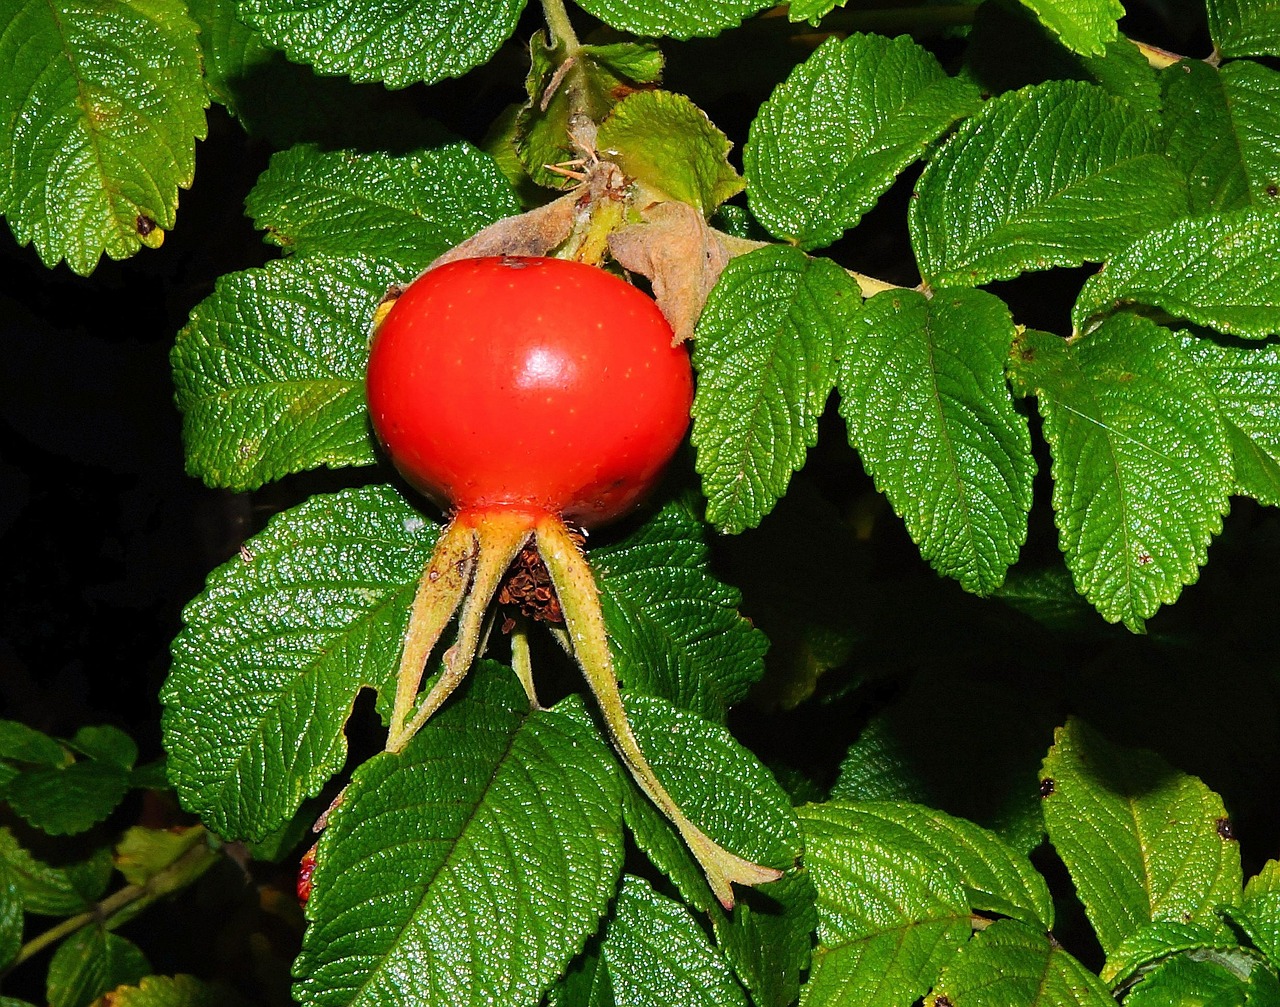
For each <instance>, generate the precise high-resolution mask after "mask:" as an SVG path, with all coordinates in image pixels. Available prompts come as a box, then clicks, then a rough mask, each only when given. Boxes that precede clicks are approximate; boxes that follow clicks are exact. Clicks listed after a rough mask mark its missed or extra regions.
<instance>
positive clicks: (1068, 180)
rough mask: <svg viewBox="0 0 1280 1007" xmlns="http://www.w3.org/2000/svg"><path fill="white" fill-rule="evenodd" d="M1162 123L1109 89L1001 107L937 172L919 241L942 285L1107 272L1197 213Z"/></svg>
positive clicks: (968, 123)
mask: <svg viewBox="0 0 1280 1007" xmlns="http://www.w3.org/2000/svg"><path fill="white" fill-rule="evenodd" d="M1186 186H1187V183H1186V180H1185V178H1184V177H1183V173H1182V172H1181V171H1180V170H1179V169H1178V168H1177V167H1176V166H1175V165H1174V164H1173V162H1172V161H1170V160H1169V159H1168V158H1167V157H1166V156H1165V155H1164V153H1163V151H1162V138H1161V134H1160V129H1159V121H1158V120H1157V119H1155V117H1153V116H1150V115H1148V114H1146V113H1144V112H1141V111H1139V110H1138V109H1136V108H1134V107H1133V106H1131V105H1129V104H1128V103H1127V102H1125V101H1124V100H1123V99H1121V98H1116V97H1114V96H1112V95H1110V94H1108V93H1107V92H1106V91H1104V90H1103V89H1102V88H1100V87H1097V86H1096V85H1092V84H1085V83H1079V82H1075V81H1051V82H1049V83H1046V84H1040V85H1037V86H1035V87H1028V88H1023V89H1022V90H1021V91H1012V92H1009V93H1007V94H1002V95H999V96H998V97H996V98H992V99H991V101H989V102H987V104H986V105H985V106H983V108H982V111H981V112H979V113H978V114H977V115H975V116H973V117H971V118H969V119H966V120H965V122H964V123H963V124H961V126H960V128H959V130H957V132H956V134H955V136H953V137H952V138H951V139H950V140H949V141H948V142H947V144H946V145H945V146H944V147H943V148H942V150H941V151H939V152H938V154H937V156H936V157H935V158H934V159H933V160H932V161H931V162H930V163H929V165H928V167H927V168H925V170H924V174H923V175H921V177H920V181H919V183H918V185H917V186H916V190H917V193H918V198H916V199H914V200H913V201H912V203H911V210H910V217H909V223H910V230H911V243H912V247H913V248H914V249H915V252H916V259H917V261H918V262H919V264H920V272H921V275H922V276H924V278H925V279H926V280H927V281H928V282H929V283H930V284H931V285H933V286H935V287H937V286H956V285H966V286H973V285H977V284H982V283H986V282H988V281H990V280H996V279H1009V278H1011V277H1014V276H1017V275H1018V274H1019V273H1021V272H1023V271H1024V270H1028V269H1046V268H1048V267H1050V266H1078V265H1080V264H1081V263H1083V262H1101V261H1103V260H1104V259H1107V258H1108V257H1110V256H1111V255H1112V254H1114V253H1115V252H1117V251H1119V250H1120V249H1122V248H1125V247H1127V246H1128V245H1130V244H1132V243H1133V241H1134V240H1135V239H1136V238H1138V237H1140V236H1141V235H1143V234H1146V233H1147V232H1148V231H1150V230H1152V229H1153V228H1158V227H1161V226H1163V225H1165V224H1168V223H1170V222H1172V221H1174V220H1176V219H1178V218H1179V217H1181V216H1183V215H1185V213H1186V212H1187V192H1186Z"/></svg>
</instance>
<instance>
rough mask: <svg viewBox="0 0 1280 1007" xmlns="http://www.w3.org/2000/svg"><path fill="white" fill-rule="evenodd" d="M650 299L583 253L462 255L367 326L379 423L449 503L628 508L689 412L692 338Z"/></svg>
mask: <svg viewBox="0 0 1280 1007" xmlns="http://www.w3.org/2000/svg"><path fill="white" fill-rule="evenodd" d="M672 339H673V334H672V331H671V326H670V325H669V324H668V323H667V320H666V319H665V318H664V317H663V315H662V313H661V311H659V310H658V307H657V305H656V304H654V302H653V300H652V299H651V298H649V297H647V296H646V295H645V294H644V293H642V292H641V291H639V290H637V289H636V288H635V287H633V286H631V285H630V284H629V283H626V282H625V281H623V280H621V279H619V278H617V277H616V276H613V275H612V274H610V273H607V272H605V271H604V270H602V269H598V268H595V267H593V266H588V265H584V264H583V263H580V262H571V261H566V260H562V259H547V258H513V257H494V258H482V259H460V260H456V261H454V262H451V263H448V264H446V265H443V266H440V267H438V268H436V269H433V270H431V271H430V272H428V273H426V274H424V275H423V276H421V277H419V278H418V279H417V280H416V281H415V282H414V283H413V284H412V285H410V286H409V288H408V289H407V290H406V291H405V292H404V293H403V294H402V295H401V296H400V297H399V299H398V300H397V301H396V302H395V303H394V305H392V307H391V309H390V311H389V312H388V313H387V315H386V318H385V319H384V320H383V322H382V324H381V326H380V327H379V328H378V330H377V333H376V334H375V336H374V338H373V343H372V346H371V348H370V355H369V371H368V398H369V411H370V415H371V417H372V420H373V428H374V431H375V432H376V433H377V435H378V438H379V439H380V440H381V442H382V444H383V445H384V447H385V448H386V450H387V454H388V455H389V456H390V457H391V459H392V461H393V462H394V463H395V465H396V467H397V468H398V469H399V470H400V472H401V474H402V475H404V477H405V478H406V479H407V480H408V481H409V482H410V483H412V484H413V485H414V486H415V487H416V488H417V489H418V490H420V491H421V492H423V493H424V494H426V495H427V496H429V497H431V498H432V499H433V500H434V501H435V502H436V503H438V504H440V505H441V506H443V507H446V508H447V507H450V506H452V507H456V508H458V509H460V510H469V509H476V508H492V507H521V508H523V507H527V508H532V509H535V510H540V511H546V512H549V513H551V514H556V515H559V516H562V517H563V518H565V519H566V520H567V521H569V522H570V523H572V524H578V525H581V526H583V527H587V528H591V527H596V526H598V525H601V524H604V523H606V522H608V521H610V520H613V519H614V518H617V517H619V516H620V515H622V514H625V513H626V512H627V511H629V510H631V509H632V508H633V507H634V506H635V505H636V504H637V503H638V502H639V501H640V499H641V497H643V495H644V493H645V491H646V490H648V489H649V488H650V487H651V486H652V484H653V483H654V482H656V481H657V479H658V477H659V476H660V475H661V473H662V470H663V468H664V467H665V466H666V464H667V462H668V461H670V459H671V456H672V455H673V454H674V453H675V450H676V448H677V447H678V446H679V445H680V442H681V441H682V440H683V439H684V435H685V431H686V429H687V428H688V425H689V406H690V403H691V401H692V398H693V376H692V371H691V368H690V364H689V354H688V352H687V351H686V350H685V349H684V347H682V346H673V345H672Z"/></svg>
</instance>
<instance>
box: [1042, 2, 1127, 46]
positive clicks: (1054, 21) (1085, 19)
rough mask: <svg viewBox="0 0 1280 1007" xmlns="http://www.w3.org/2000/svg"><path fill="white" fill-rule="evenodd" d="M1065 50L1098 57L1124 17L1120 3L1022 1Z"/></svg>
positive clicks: (1115, 33) (1113, 38)
mask: <svg viewBox="0 0 1280 1007" xmlns="http://www.w3.org/2000/svg"><path fill="white" fill-rule="evenodd" d="M1022 3H1023V4H1024V5H1025V6H1026V7H1027V8H1028V9H1029V10H1031V12H1032V13H1034V14H1035V16H1036V17H1037V18H1039V19H1040V23H1041V24H1043V25H1044V26H1045V27H1046V28H1048V29H1049V30H1050V31H1051V32H1053V34H1055V35H1056V36H1058V39H1059V40H1060V41H1061V42H1062V44H1063V45H1065V46H1066V47H1067V48H1068V49H1070V50H1072V51H1073V52H1078V53H1080V54H1081V55H1082V56H1101V55H1102V54H1103V52H1105V51H1106V47H1107V43H1108V42H1113V41H1115V39H1116V36H1117V35H1118V34H1119V30H1118V29H1117V28H1116V22H1117V21H1118V20H1119V19H1120V18H1122V17H1123V16H1124V7H1123V6H1122V5H1121V3H1120V0H1022Z"/></svg>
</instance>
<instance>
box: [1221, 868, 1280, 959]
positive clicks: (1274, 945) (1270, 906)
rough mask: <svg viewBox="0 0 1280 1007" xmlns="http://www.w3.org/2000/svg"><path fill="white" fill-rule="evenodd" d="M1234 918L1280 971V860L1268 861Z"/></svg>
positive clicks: (1254, 944)
mask: <svg viewBox="0 0 1280 1007" xmlns="http://www.w3.org/2000/svg"><path fill="white" fill-rule="evenodd" d="M1231 918H1232V919H1233V920H1234V921H1235V922H1236V923H1238V924H1239V925H1240V927H1241V929H1242V930H1244V932H1245V933H1246V934H1247V935H1248V937H1249V940H1250V941H1252V942H1253V946H1254V947H1256V948H1257V949H1258V950H1259V951H1261V952H1262V953H1263V954H1264V955H1266V956H1267V958H1268V959H1269V960H1270V962H1271V964H1272V965H1273V966H1275V967H1276V968H1280V860H1268V861H1267V862H1266V864H1264V865H1263V867H1262V870H1260V871H1259V872H1258V873H1257V874H1256V875H1255V876H1254V877H1252V878H1250V879H1249V883H1248V884H1247V885H1245V886H1244V898H1243V899H1242V900H1241V902H1240V906H1239V907H1238V908H1235V909H1232V910H1231Z"/></svg>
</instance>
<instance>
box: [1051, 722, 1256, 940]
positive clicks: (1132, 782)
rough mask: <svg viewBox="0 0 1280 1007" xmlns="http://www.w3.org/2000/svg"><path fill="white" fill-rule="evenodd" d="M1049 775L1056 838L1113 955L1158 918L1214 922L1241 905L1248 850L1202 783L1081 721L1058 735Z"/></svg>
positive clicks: (1219, 802) (1092, 919)
mask: <svg viewBox="0 0 1280 1007" xmlns="http://www.w3.org/2000/svg"><path fill="white" fill-rule="evenodd" d="M1043 775H1044V777H1045V778H1046V779H1048V780H1052V781H1053V784H1052V793H1050V794H1049V795H1048V796H1047V797H1046V798H1045V799H1044V817H1045V825H1046V826H1047V827H1048V829H1049V839H1050V840H1051V841H1052V843H1053V845H1054V849H1056V850H1057V852H1058V855H1059V856H1060V857H1061V858H1062V861H1063V863H1065V864H1066V865H1067V869H1068V870H1069V871H1070V872H1071V879H1072V881H1073V882H1074V883H1075V887H1076V893H1077V894H1078V895H1079V897H1080V901H1081V902H1083V903H1084V908H1085V912H1086V913H1087V914H1088V916H1089V921H1090V922H1091V923H1092V924H1093V928H1094V931H1095V932H1096V933H1097V935H1098V940H1099V942H1100V943H1101V944H1102V949H1103V951H1105V952H1107V953H1108V955H1110V954H1111V953H1112V952H1113V951H1114V950H1115V949H1117V948H1118V947H1120V945H1121V943H1122V942H1123V941H1124V940H1125V939H1126V938H1128V937H1131V936H1132V935H1134V934H1136V933H1138V932H1139V931H1140V930H1141V929H1142V928H1143V927H1145V926H1146V925H1147V924H1148V923H1150V922H1152V921H1173V922H1181V923H1194V922H1197V921H1203V922H1206V923H1209V924H1212V923H1214V922H1215V915H1214V912H1215V909H1216V907H1217V906H1219V905H1220V904H1232V903H1236V902H1239V900H1240V887H1241V884H1242V883H1243V881H1242V878H1241V872H1240V847H1239V846H1238V845H1237V843H1236V842H1235V841H1234V840H1233V839H1232V838H1230V832H1229V830H1228V829H1227V828H1225V827H1224V824H1223V823H1225V822H1226V821H1227V817H1226V811H1225V810H1224V809H1223V806H1222V799H1221V798H1220V797H1219V796H1218V795H1217V794H1215V793H1213V792H1212V791H1211V790H1209V788H1208V787H1206V786H1205V785H1204V784H1203V783H1202V782H1201V781H1200V780H1198V779H1196V778H1195V777H1193V776H1187V775H1185V774H1183V773H1179V772H1177V771H1176V770H1175V769H1173V768H1172V767H1171V766H1169V765H1168V763H1166V762H1165V761H1164V760H1163V759H1161V758H1160V757H1159V756H1158V755H1156V754H1155V753H1153V752H1148V751H1145V750H1136V749H1124V748H1120V747H1118V746H1116V745H1112V744H1111V743H1110V742H1108V741H1106V740H1105V739H1104V738H1102V736H1101V735H1099V734H1097V733H1096V732H1095V731H1093V730H1092V729H1091V728H1089V727H1088V726H1087V725H1085V724H1084V723H1083V722H1082V721H1079V720H1071V721H1069V722H1068V723H1067V725H1066V726H1065V727H1063V728H1061V729H1059V731H1058V733H1057V736H1056V738H1055V740H1054V746H1053V748H1052V749H1050V751H1049V756H1048V758H1046V759H1045V763H1044V769H1043Z"/></svg>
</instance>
